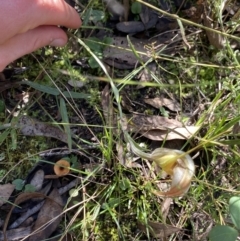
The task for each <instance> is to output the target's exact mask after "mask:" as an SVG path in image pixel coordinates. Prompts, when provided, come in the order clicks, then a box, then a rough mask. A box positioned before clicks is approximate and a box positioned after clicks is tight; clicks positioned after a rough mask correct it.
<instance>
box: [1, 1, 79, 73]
mask: <svg viewBox="0 0 240 241" xmlns="http://www.w3.org/2000/svg"><path fill="white" fill-rule="evenodd" d="M58 26H65V27H67V28H73V29H76V28H79V27H80V26H81V20H80V17H79V15H78V13H77V12H76V11H75V10H74V9H73V8H72V7H71V6H69V5H68V4H67V3H65V2H64V0H7V1H1V7H0V72H1V71H2V70H3V69H4V68H5V67H6V66H7V65H8V64H9V63H11V62H12V61H14V60H16V59H18V58H20V57H22V56H24V55H26V54H29V53H31V52H33V51H35V50H37V49H39V48H41V47H44V46H47V45H50V46H55V47H62V46H64V45H65V44H66V43H67V40H68V38H67V35H66V33H65V32H64V31H63V30H62V29H60V28H59V27H58Z"/></svg>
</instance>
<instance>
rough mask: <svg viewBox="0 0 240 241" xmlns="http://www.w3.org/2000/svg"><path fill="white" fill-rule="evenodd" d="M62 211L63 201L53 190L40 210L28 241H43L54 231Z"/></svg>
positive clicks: (56, 191) (55, 190)
mask: <svg viewBox="0 0 240 241" xmlns="http://www.w3.org/2000/svg"><path fill="white" fill-rule="evenodd" d="M62 210H63V201H62V198H61V196H60V195H59V192H58V190H57V189H53V190H52V192H51V193H50V195H49V199H47V200H46V201H45V203H44V205H43V207H42V208H41V210H40V212H39V214H38V217H37V220H36V222H35V224H34V226H33V229H32V232H33V233H32V234H31V236H30V238H29V241H36V240H45V239H47V238H48V237H50V236H51V234H52V233H53V232H54V231H55V230H56V228H57V227H58V225H59V223H60V221H61V213H62Z"/></svg>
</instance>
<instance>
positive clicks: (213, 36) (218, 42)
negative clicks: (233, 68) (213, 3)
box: [203, 10, 226, 49]
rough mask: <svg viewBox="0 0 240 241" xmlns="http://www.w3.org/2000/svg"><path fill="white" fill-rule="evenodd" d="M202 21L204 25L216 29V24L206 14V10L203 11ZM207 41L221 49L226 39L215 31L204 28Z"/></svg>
mask: <svg viewBox="0 0 240 241" xmlns="http://www.w3.org/2000/svg"><path fill="white" fill-rule="evenodd" d="M203 23H204V25H205V26H206V27H208V28H211V29H218V24H216V23H214V22H213V21H212V20H211V19H210V18H209V16H207V13H206V10H205V11H204V13H203ZM206 34H207V37H208V41H209V42H210V44H211V45H213V46H214V47H215V48H217V49H222V48H224V46H225V43H226V39H225V37H224V36H223V35H220V34H219V33H215V32H213V31H211V30H206Z"/></svg>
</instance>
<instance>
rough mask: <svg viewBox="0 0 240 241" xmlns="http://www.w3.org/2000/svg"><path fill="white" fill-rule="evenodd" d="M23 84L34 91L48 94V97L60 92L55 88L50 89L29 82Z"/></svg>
mask: <svg viewBox="0 0 240 241" xmlns="http://www.w3.org/2000/svg"><path fill="white" fill-rule="evenodd" d="M22 83H23V84H26V85H29V86H30V87H32V88H34V89H35V90H39V91H41V92H43V93H46V94H50V95H59V94H60V92H59V91H58V89H56V88H52V87H49V86H46V85H41V84H38V83H35V82H31V81H24V82H22Z"/></svg>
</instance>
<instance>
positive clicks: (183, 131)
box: [139, 126, 199, 141]
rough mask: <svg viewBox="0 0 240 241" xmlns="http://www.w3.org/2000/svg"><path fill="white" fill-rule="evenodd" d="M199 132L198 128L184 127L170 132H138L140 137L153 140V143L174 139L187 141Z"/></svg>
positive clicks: (155, 130) (156, 130)
mask: <svg viewBox="0 0 240 241" xmlns="http://www.w3.org/2000/svg"><path fill="white" fill-rule="evenodd" d="M198 130H199V127H198V126H185V127H177V128H173V129H172V130H171V129H169V130H158V129H154V130H150V131H140V132H139V133H141V135H142V136H144V137H146V138H148V139H150V140H153V141H165V140H174V139H179V140H180V139H182V140H185V139H189V138H191V137H192V136H194V135H195V134H196V133H197V131H198Z"/></svg>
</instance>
